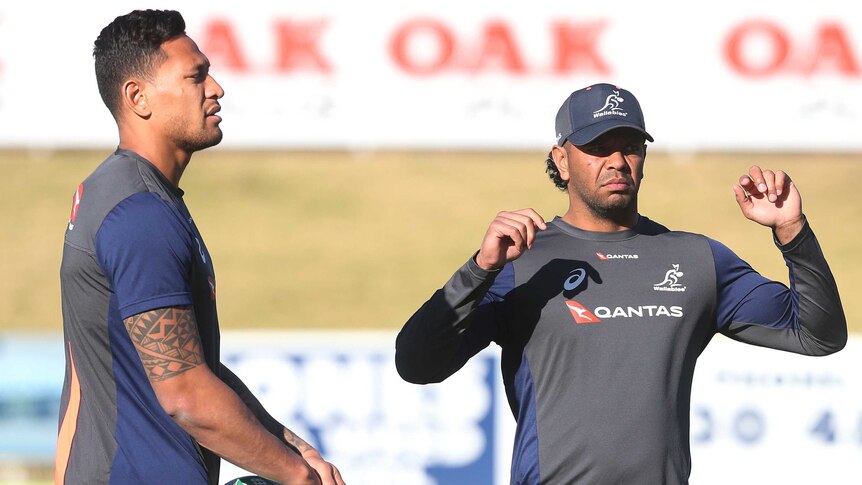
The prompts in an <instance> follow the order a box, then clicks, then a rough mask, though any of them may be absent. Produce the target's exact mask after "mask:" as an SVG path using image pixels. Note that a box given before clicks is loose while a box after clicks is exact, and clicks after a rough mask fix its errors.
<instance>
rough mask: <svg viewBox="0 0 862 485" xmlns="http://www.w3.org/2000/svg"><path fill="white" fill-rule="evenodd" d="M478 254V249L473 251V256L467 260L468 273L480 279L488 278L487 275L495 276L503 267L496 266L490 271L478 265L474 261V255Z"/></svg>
mask: <svg viewBox="0 0 862 485" xmlns="http://www.w3.org/2000/svg"><path fill="white" fill-rule="evenodd" d="M478 254H479V251H476V252H475V253H473V256H472V257H470V259H469V260H468V261H467V264H466V267H467V270H468V271H470V273H471V274H472V275H473V276H475V277H476V278H478V279H479V280H481V281H484V280H486V279H488V277H489V276H492V275H493V276H496V275H497V274H498V273H499V272H500V271H502V270H503V268H498V269H495V270H492V271H488V270H486V269H483V268H482V267H481V266H479V263H477V262H476V255H478Z"/></svg>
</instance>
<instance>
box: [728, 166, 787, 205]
mask: <svg viewBox="0 0 862 485" xmlns="http://www.w3.org/2000/svg"><path fill="white" fill-rule="evenodd" d="M789 183H790V177H789V176H788V175H787V174H786V173H784V172H783V171H781V170H779V171H777V172H776V171H772V170H768V169H767V170H763V169H761V168H760V167H759V166H757V165H752V166H751V168H749V169H748V175H743V176H742V177H740V178H739V185H740V186H741V187H742V188H743V189H744V190H745V192H747V193H748V195H749V196H750V197H755V198H758V199H759V198H761V197H766V198H767V200H769V201H770V202H776V201H778V199H779V197H781V196H782V195H784V194H786V193H787V188H788V184H789Z"/></svg>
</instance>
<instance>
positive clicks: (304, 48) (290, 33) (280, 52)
mask: <svg viewBox="0 0 862 485" xmlns="http://www.w3.org/2000/svg"><path fill="white" fill-rule="evenodd" d="M325 28H326V21H324V20H316V21H312V22H306V23H301V22H292V21H288V20H280V21H278V22H276V24H275V33H276V45H277V49H276V56H277V57H276V61H275V69H276V71H279V72H290V71H298V70H306V71H317V72H321V73H326V74H328V73H330V72H332V67H331V66H330V64H329V62H327V60H326V58H325V57H323V55H322V54H321V53H320V49H318V42H319V41H320V34H321V33H322V32H323V30H324V29H325Z"/></svg>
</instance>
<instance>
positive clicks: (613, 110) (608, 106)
mask: <svg viewBox="0 0 862 485" xmlns="http://www.w3.org/2000/svg"><path fill="white" fill-rule="evenodd" d="M623 101H625V98H622V97H620V92H619V91H616V90H614V92H613V94H611V95H610V96H608V97H607V99H605V105H604V106H602V107H601V108H599V109H597V110H595V111H593V118H601V117H602V116H608V115H617V116H623V117H625V116H628V115H629V114H628V113H627V112H625V111H623V110H622V108H620V103H622V102H623Z"/></svg>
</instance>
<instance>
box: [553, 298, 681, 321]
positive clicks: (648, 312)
mask: <svg viewBox="0 0 862 485" xmlns="http://www.w3.org/2000/svg"><path fill="white" fill-rule="evenodd" d="M566 308H568V309H569V311H570V312H571V313H572V317H573V318H574V319H575V323H581V324H583V323H599V322H601V321H602V319H609V318H648V317H673V318H682V317H683V316H684V315H685V313H684V312H683V308H682V307H681V306H669V307H668V306H664V305H638V306H626V307H621V306H618V307H613V308H611V307H606V306H599V307H596V308H595V309H594V310H593V311H590V310H589V309H588V308H587V307H585V306H584V305H582V304H580V303H578V302H577V301H574V300H566Z"/></svg>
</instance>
